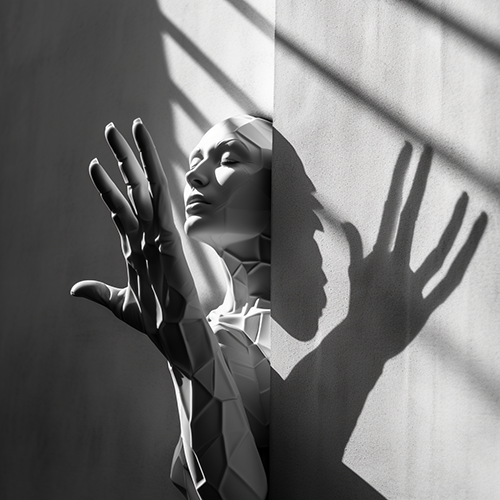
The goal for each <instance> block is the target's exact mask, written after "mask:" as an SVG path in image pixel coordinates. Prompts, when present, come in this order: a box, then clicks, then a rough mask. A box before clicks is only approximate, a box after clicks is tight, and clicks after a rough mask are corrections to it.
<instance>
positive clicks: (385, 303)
mask: <svg viewBox="0 0 500 500" xmlns="http://www.w3.org/2000/svg"><path fill="white" fill-rule="evenodd" d="M274 148H275V153H276V154H277V157H278V158H280V160H279V161H280V162H281V156H278V155H281V152H282V150H284V151H286V155H285V158H286V161H287V164H286V168H287V171H288V170H289V169H290V170H292V171H293V170H295V169H296V168H297V169H298V171H297V172H298V173H297V172H296V173H295V174H294V175H296V176H297V177H298V178H299V177H303V178H302V179H300V178H299V181H300V185H301V186H305V187H306V188H307V191H308V193H309V194H308V196H309V197H312V195H311V194H310V193H311V192H312V191H313V190H314V187H313V188H312V189H311V186H312V183H311V181H310V180H309V179H307V176H306V174H305V172H304V170H303V166H302V163H301V162H300V159H299V158H298V156H297V155H296V153H295V152H294V150H293V148H292V147H291V145H290V144H289V143H288V142H287V141H286V139H284V138H283V136H281V134H279V133H276V138H275V143H274ZM292 152H293V153H295V157H294V155H293V154H292ZM411 155H412V147H411V145H410V144H409V143H406V144H405V145H404V147H403V148H402V150H401V152H400V154H399V157H398V160H397V162H396V166H395V168H394V173H393V177H392V181H391V186H390V189H389V194H388V197H387V200H386V202H385V206H384V211H383V216H382V221H381V224H380V230H379V234H378V237H377V241H376V243H375V245H374V247H373V250H372V251H371V253H369V254H368V255H367V256H366V257H364V256H363V248H362V242H361V237H360V234H359V232H358V231H357V229H356V228H355V227H354V226H353V225H352V224H350V223H345V224H343V225H342V227H343V229H344V232H345V235H346V238H347V240H348V243H349V248H350V256H351V263H350V266H349V270H348V274H349V280H350V299H349V310H348V313H347V316H346V318H345V319H344V320H343V321H342V322H341V323H340V324H339V325H338V326H336V327H335V328H334V329H333V330H332V331H331V332H330V334H328V335H327V336H326V337H325V339H324V340H323V342H322V343H321V344H320V346H319V347H318V348H317V349H316V350H315V351H313V352H312V353H310V354H309V355H308V356H306V357H305V358H304V359H302V360H301V362H299V363H298V364H297V365H296V366H295V368H294V369H293V371H292V373H291V374H290V376H289V377H288V378H287V379H286V380H285V381H283V380H282V379H281V378H280V376H279V375H277V374H276V373H273V378H272V391H273V399H272V415H273V424H274V425H273V426H272V428H271V450H274V451H273V455H272V457H271V475H270V478H271V481H270V491H271V496H270V498H287V499H290V500H292V499H295V498H297V499H298V498H318V499H322V498H335V499H337V498H338V499H350V498H353V499H363V500H380V499H383V498H384V497H383V496H382V495H381V494H380V493H378V492H377V491H376V490H375V489H374V488H372V487H371V486H370V485H369V484H368V483H367V482H366V481H364V480H363V479H362V478H361V477H359V476H358V475H357V474H356V473H354V472H353V471H352V470H351V469H349V468H348V467H347V466H345V465H344V464H343V463H342V458H343V455H344V450H345V448H346V446H347V443H348V441H349V439H350V437H351V435H352V432H353V431H354V428H355V426H356V422H357V420H358V418H359V416H360V414H361V411H362V410H363V406H364V403H365V401H366V399H367V397H368V395H369V393H370V391H371V390H372V388H373V387H374V386H375V384H376V382H377V380H378V378H379V377H380V375H381V374H382V370H383V367H384V364H385V363H386V362H387V361H388V360H389V359H391V358H393V357H394V356H396V355H398V354H399V353H401V352H402V351H403V350H404V349H405V348H406V347H407V346H408V345H409V344H410V343H411V342H412V340H413V339H415V337H416V336H417V335H418V333H419V332H420V331H421V329H422V328H423V326H424V325H425V323H426V321H427V320H428V318H429V317H430V315H431V314H432V312H433V311H435V310H436V308H437V307H438V306H439V305H441V304H442V303H443V302H444V301H445V300H446V299H447V298H448V297H449V296H450V294H451V293H452V292H453V290H455V288H456V287H457V286H458V285H459V283H460V282H461V280H462V278H463V276H464V274H465V272H466V270H467V267H468V265H469V263H470V262H471V260H472V257H473V255H474V253H475V251H476V249H477V247H478V245H479V242H480V240H481V238H482V236H483V233H484V230H485V228H486V224H487V216H486V214H485V213H484V212H483V213H482V214H481V215H480V216H479V217H478V218H477V220H476V221H475V223H474V225H473V227H472V229H471V231H470V233H469V236H468V238H467V240H466V242H465V243H464V244H463V246H462V247H461V248H460V249H459V251H458V253H457V255H456V257H455V258H454V260H453V262H452V263H451V265H450V267H449V270H448V272H447V273H446V274H445V276H444V278H442V280H441V281H440V282H439V283H438V284H437V285H436V286H435V287H434V289H433V290H432V291H431V292H430V293H428V295H427V296H426V297H423V295H422V290H423V288H424V286H425V285H426V284H427V283H428V282H429V280H430V279H431V278H432V277H433V276H434V275H435V274H436V273H437V272H438V271H439V270H440V268H441V267H442V266H443V264H444V261H445V258H446V256H447V255H448V254H449V252H450V250H451V249H452V247H453V244H454V242H455V239H456V237H457V234H458V232H459V230H460V228H461V226H462V223H463V220H464V216H465V211H466V207H467V203H468V196H467V194H466V193H463V194H462V196H461V197H460V198H459V199H458V201H457V203H456V205H455V208H454V210H453V213H452V216H451V219H450V221H449V222H448V225H447V226H446V228H445V230H444V232H443V234H442V236H441V238H440V240H439V242H438V244H437V246H436V247H435V248H434V250H433V251H432V252H431V253H430V254H429V255H428V257H427V258H426V259H425V260H424V262H423V263H422V264H421V266H420V267H419V268H418V269H417V270H416V271H413V270H412V269H411V268H410V265H409V263H410V254H411V247H412V242H413V235H414V230H415V223H416V220H417V217H418V213H419V209H420V206H421V203H422V198H423V195H424V192H425V188H426V184H427V179H428V175H429V170H430V166H431V162H432V150H431V148H429V147H426V148H425V149H424V151H423V153H422V155H421V158H420V161H419V165H418V168H417V172H416V175H415V178H414V180H413V183H412V187H411V190H410V194H409V196H408V199H407V200H406V203H405V204H404V206H403V208H402V210H401V206H402V188H403V184H404V178H405V175H406V172H407V170H408V166H409V162H410V158H411ZM282 165H283V167H285V164H282ZM304 178H305V179H307V180H306V181H304V180H303V179H304ZM310 184H311V186H310ZM310 205H311V204H308V205H307V206H308V207H309V206H310ZM313 217H316V216H315V215H313ZM294 220H295V219H294ZM303 222H304V220H303ZM302 227H303V226H302V225H300V228H302ZM313 227H314V228H316V227H317V225H316V226H313ZM300 228H299V229H300ZM309 230H313V229H312V228H308V231H309ZM274 236H275V235H273V237H274ZM307 236H310V237H311V242H310V243H309V247H307V246H306V245H307V244H306V243H301V245H303V247H304V249H303V250H302V251H305V250H307V249H308V248H309V249H311V248H312V247H313V246H314V247H315V248H314V251H313V253H312V255H313V259H312V262H310V263H309V264H308V265H313V264H317V263H318V262H319V263H320V264H321V256H318V254H319V250H318V248H317V246H316V244H315V243H314V240H312V235H310V234H308V235H307ZM280 243H281V242H280ZM302 255H307V256H308V257H307V258H308V259H309V254H308V253H305V254H304V253H302ZM273 257H274V256H273ZM292 271H293V269H292ZM319 272H320V271H316V274H317V273H319ZM321 275H322V276H323V277H324V275H323V273H322V272H321ZM320 283H323V284H324V281H323V282H321V280H320ZM321 286H322V285H321ZM316 295H317V293H316ZM322 300H323V298H321V301H322ZM279 301H280V302H282V299H281V297H280V298H279ZM321 301H320V304H322V303H323V302H321ZM275 302H277V301H275ZM275 302H273V317H274V319H275V320H276V321H277V322H278V323H279V324H280V325H281V326H282V327H283V328H285V329H286V330H287V331H288V332H289V333H291V335H293V336H294V337H295V338H300V339H301V340H303V339H305V338H311V337H312V336H313V335H314V333H315V332H316V329H314V330H312V332H314V333H313V335H311V333H309V334H307V335H303V336H301V337H299V336H297V335H296V333H292V332H296V331H297V329H296V328H293V326H292V328H291V330H289V329H288V328H289V327H290V325H289V324H288V323H284V322H283V318H284V317H286V314H287V313H288V309H293V307H288V309H287V310H285V308H283V310H281V309H280V307H279V305H278V304H276V305H275ZM303 303H304V304H307V306H306V307H307V309H306V308H304V306H302V307H300V306H299V307H297V308H296V309H299V310H300V312H301V314H302V315H305V316H306V315H307V316H311V315H313V314H317V313H318V307H317V306H316V307H315V306H314V305H313V306H312V309H309V302H308V301H306V302H303ZM285 304H286V303H285ZM288 304H290V302H288ZM291 304H294V303H293V302H292V303H291ZM295 304H297V303H295ZM299 305H300V303H299ZM277 306H278V307H277ZM276 312H277V313H278V314H277V315H276V314H275V313H276ZM292 315H293V311H292ZM317 319H318V318H317V316H316V317H315V318H314V319H310V320H308V321H302V324H303V325H304V324H308V325H309V326H313V325H314V324H315V325H316V326H317ZM368 452H369V451H368V447H367V451H366V453H368ZM361 453H363V451H361ZM382 467H383V465H382ZM388 474H390V473H388ZM388 474H387V475H388Z"/></svg>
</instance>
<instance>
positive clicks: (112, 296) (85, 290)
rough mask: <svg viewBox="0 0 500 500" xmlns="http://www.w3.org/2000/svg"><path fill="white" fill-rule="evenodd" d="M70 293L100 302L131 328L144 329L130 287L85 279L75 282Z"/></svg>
mask: <svg viewBox="0 0 500 500" xmlns="http://www.w3.org/2000/svg"><path fill="white" fill-rule="evenodd" d="M70 294H71V295H73V296H74V297H83V298H85V299H88V300H91V301H92V302H95V303H97V304H100V305H102V306H104V307H105V308H106V309H109V310H110V311H111V312H112V313H113V314H114V315H115V316H116V317H117V318H119V319H121V320H122V321H124V322H125V323H127V324H128V325H130V326H131V327H132V328H135V329H136V330H139V331H144V327H143V322H142V318H141V314H140V310H139V307H138V305H137V302H136V301H135V299H134V298H133V297H132V295H131V291H130V289H128V288H116V287H114V286H111V285H107V284H106V283H102V282H101V281H93V280H87V281H80V282H78V283H76V284H75V285H74V286H73V288H72V289H71V291H70Z"/></svg>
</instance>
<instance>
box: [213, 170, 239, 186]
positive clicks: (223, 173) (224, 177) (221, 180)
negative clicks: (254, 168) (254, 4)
mask: <svg viewBox="0 0 500 500" xmlns="http://www.w3.org/2000/svg"><path fill="white" fill-rule="evenodd" d="M234 174H235V171H234V168H231V167H225V166H220V167H219V168H217V169H216V170H215V178H216V179H217V184H219V186H224V185H225V184H227V183H228V182H229V180H230V179H231V177H233V176H234Z"/></svg>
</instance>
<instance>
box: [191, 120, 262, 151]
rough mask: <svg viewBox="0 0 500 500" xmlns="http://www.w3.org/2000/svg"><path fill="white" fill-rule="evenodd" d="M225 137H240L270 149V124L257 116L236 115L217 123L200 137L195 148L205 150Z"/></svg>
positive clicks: (259, 147) (247, 142) (248, 143)
mask: <svg viewBox="0 0 500 500" xmlns="http://www.w3.org/2000/svg"><path fill="white" fill-rule="evenodd" d="M227 139H240V140H242V141H243V142H245V143H246V144H247V145H251V146H254V147H256V148H258V149H264V150H269V151H271V149H272V131H271V127H270V125H267V124H266V123H265V122H264V121H263V120H260V119H258V118H253V117H247V116H236V117H233V118H229V119H228V120H225V121H223V122H221V123H218V124H217V125H215V126H214V127H212V128H211V129H210V130H209V131H208V132H207V133H206V134H205V135H204V136H203V137H202V139H201V141H200V142H199V143H198V146H197V147H196V148H195V149H200V150H202V151H203V150H205V151H206V150H209V149H211V148H213V147H215V146H217V144H218V143H219V142H221V141H225V140H227Z"/></svg>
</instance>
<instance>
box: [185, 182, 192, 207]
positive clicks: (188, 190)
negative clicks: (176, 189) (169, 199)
mask: <svg viewBox="0 0 500 500" xmlns="http://www.w3.org/2000/svg"><path fill="white" fill-rule="evenodd" d="M190 193H191V188H190V186H189V184H186V185H185V186H184V206H186V200H187V199H188V196H189V194H190Z"/></svg>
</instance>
